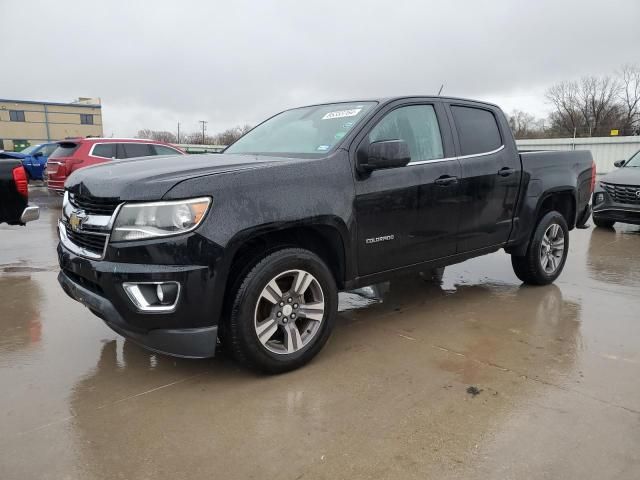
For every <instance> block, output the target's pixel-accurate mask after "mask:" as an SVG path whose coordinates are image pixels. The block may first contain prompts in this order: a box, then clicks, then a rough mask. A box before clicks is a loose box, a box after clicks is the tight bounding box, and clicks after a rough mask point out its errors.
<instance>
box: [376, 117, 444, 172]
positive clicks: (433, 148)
mask: <svg viewBox="0 0 640 480" xmlns="http://www.w3.org/2000/svg"><path fill="white" fill-rule="evenodd" d="M383 140H404V141H405V142H406V143H407V145H408V146H409V151H410V152H411V161H412V162H419V161H424V160H434V159H437V158H443V157H444V154H443V150H442V137H441V135H440V127H439V125H438V118H437V117H436V112H435V110H434V108H433V105H409V106H406V107H400V108H397V109H395V110H392V111H391V112H389V113H388V114H387V115H386V116H385V117H384V118H383V119H382V120H381V121H380V123H378V124H377V125H376V126H375V127H373V130H371V133H369V142H380V141H383Z"/></svg>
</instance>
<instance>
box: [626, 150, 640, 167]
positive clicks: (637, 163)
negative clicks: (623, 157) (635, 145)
mask: <svg viewBox="0 0 640 480" xmlns="http://www.w3.org/2000/svg"><path fill="white" fill-rule="evenodd" d="M624 166H625V167H640V151H637V152H636V154H635V155H634V156H633V157H631V158H630V159H629V161H628V162H627V163H625V164H624Z"/></svg>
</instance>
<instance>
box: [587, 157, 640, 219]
mask: <svg viewBox="0 0 640 480" xmlns="http://www.w3.org/2000/svg"><path fill="white" fill-rule="evenodd" d="M614 165H615V166H616V167H618V169H617V170H615V171H613V172H610V173H608V174H607V175H605V176H604V177H603V178H602V179H600V181H599V182H598V185H597V186H596V189H595V191H594V193H593V201H592V204H593V223H595V224H596V226H597V227H601V228H611V227H613V225H614V224H615V223H616V222H622V223H631V224H633V225H640V151H638V152H636V153H635V154H634V155H633V156H632V157H631V158H630V159H629V160H618V161H617V162H615V164H614Z"/></svg>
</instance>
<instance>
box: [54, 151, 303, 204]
mask: <svg viewBox="0 0 640 480" xmlns="http://www.w3.org/2000/svg"><path fill="white" fill-rule="evenodd" d="M291 161H295V159H290V158H280V157H268V156H255V155H235V154H233V155H225V154H205V155H181V156H177V155H170V156H155V157H141V158H132V159H126V160H115V161H110V162H105V163H102V164H99V165H94V166H91V167H85V168H81V169H79V170H77V171H75V172H74V173H73V174H72V175H71V176H70V177H69V178H68V180H67V182H66V183H65V187H66V188H67V189H69V190H70V191H71V192H73V193H75V194H76V195H82V196H92V197H100V198H112V199H119V200H158V199H161V198H162V197H163V196H164V194H165V193H167V192H168V191H169V190H170V189H171V188H172V187H173V186H175V185H176V184H178V183H180V182H182V181H184V180H188V179H193V178H197V177H203V176H207V175H222V174H225V173H231V172H237V171H240V170H248V169H256V168H267V167H271V166H274V165H276V164H282V163H283V162H291Z"/></svg>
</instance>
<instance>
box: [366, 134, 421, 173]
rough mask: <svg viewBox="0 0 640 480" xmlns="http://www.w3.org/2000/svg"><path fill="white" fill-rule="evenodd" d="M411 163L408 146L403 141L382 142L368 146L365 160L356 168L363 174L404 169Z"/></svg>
mask: <svg viewBox="0 0 640 480" xmlns="http://www.w3.org/2000/svg"><path fill="white" fill-rule="evenodd" d="M410 161H411V152H410V151H409V145H407V142H405V141H404V140H383V141H381V142H373V143H371V144H370V145H369V148H368V151H367V156H366V159H363V160H362V161H360V162H359V165H358V168H359V169H360V170H362V171H365V172H371V171H373V170H381V169H384V168H397V167H404V166H406V165H407V164H408V163H409V162H410Z"/></svg>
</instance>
